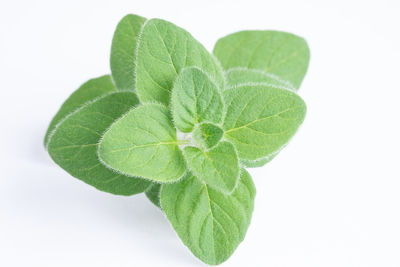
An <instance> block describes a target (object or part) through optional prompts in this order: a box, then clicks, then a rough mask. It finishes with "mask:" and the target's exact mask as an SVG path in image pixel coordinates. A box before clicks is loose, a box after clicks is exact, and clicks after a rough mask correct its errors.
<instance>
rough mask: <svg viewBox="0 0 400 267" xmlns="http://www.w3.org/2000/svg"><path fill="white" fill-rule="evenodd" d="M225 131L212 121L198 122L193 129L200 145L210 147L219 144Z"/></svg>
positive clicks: (196, 140) (195, 138) (194, 136)
mask: <svg viewBox="0 0 400 267" xmlns="http://www.w3.org/2000/svg"><path fill="white" fill-rule="evenodd" d="M223 135H224V131H223V130H222V129H221V128H219V127H218V126H216V125H214V124H211V123H201V124H198V125H197V126H196V127H195V129H194V131H193V139H194V140H195V142H196V143H198V144H199V145H200V147H202V148H205V149H210V148H212V147H214V146H215V145H216V144H218V142H219V140H221V138H222V136H223Z"/></svg>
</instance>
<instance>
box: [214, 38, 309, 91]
mask: <svg viewBox="0 0 400 267" xmlns="http://www.w3.org/2000/svg"><path fill="white" fill-rule="evenodd" d="M214 55H216V56H217V58H218V59H219V60H220V62H221V64H222V66H223V67H224V69H226V70H227V69H230V68H235V67H245V68H249V69H257V70H261V71H264V72H267V73H272V74H275V75H277V76H279V77H280V78H282V79H284V80H287V81H289V82H291V83H292V84H293V86H294V87H295V88H299V87H300V84H301V82H302V80H303V78H304V75H305V74H306V72H307V68H308V62H309V59H310V51H309V49H308V46H307V43H306V41H305V40H304V39H303V38H301V37H299V36H296V35H294V34H291V33H286V32H278V31H241V32H237V33H233V34H230V35H228V36H225V37H223V38H221V39H219V40H218V42H217V43H216V44H215V47H214Z"/></svg>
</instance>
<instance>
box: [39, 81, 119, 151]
mask: <svg viewBox="0 0 400 267" xmlns="http://www.w3.org/2000/svg"><path fill="white" fill-rule="evenodd" d="M113 91H116V88H115V86H114V84H113V83H112V80H111V76H110V75H104V76H101V77H98V78H94V79H91V80H89V81H87V82H86V83H84V84H82V85H81V86H80V87H79V88H78V89H77V90H76V91H75V92H74V93H72V95H71V96H70V97H69V98H68V99H67V100H66V101H65V102H64V104H63V105H62V106H61V108H60V109H59V111H58V112H57V114H56V115H55V116H54V118H53V120H52V121H51V123H50V125H49V128H48V129H47V132H46V136H45V138H44V144H45V146H46V147H47V143H48V141H49V140H48V139H49V135H50V133H51V132H52V131H54V129H55V127H56V125H57V123H59V122H60V121H61V120H62V119H64V118H65V117H66V116H67V115H68V114H70V113H72V112H73V111H75V110H76V109H78V108H80V107H82V106H83V105H84V104H85V103H86V102H88V101H91V100H93V99H95V98H97V97H99V96H102V95H105V94H107V93H110V92H113Z"/></svg>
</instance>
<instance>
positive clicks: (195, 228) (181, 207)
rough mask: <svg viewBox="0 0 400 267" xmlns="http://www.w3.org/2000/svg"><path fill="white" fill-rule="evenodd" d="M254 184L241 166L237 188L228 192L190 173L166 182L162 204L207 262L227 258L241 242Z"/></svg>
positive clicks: (249, 218) (194, 248)
mask: <svg viewBox="0 0 400 267" xmlns="http://www.w3.org/2000/svg"><path fill="white" fill-rule="evenodd" d="M255 193H256V190H255V187H254V184H253V181H252V180H251V177H250V175H249V173H248V172H247V171H246V170H244V169H242V170H241V177H240V180H239V183H238V186H237V187H236V189H235V191H234V192H233V193H232V194H230V195H226V194H223V193H221V192H219V191H217V190H214V189H212V188H210V187H209V186H207V185H206V184H205V183H203V182H201V181H200V180H199V179H197V178H196V177H195V176H193V175H191V174H188V175H187V177H186V178H185V179H183V180H182V181H180V182H178V183H174V184H166V185H163V187H162V190H161V206H162V209H163V211H164V212H165V214H166V215H167V218H168V219H169V221H170V222H171V224H172V226H173V227H174V229H175V231H176V232H177V233H178V235H179V237H180V238H181V239H182V241H183V243H184V244H185V245H186V246H187V247H188V248H189V249H190V250H191V251H192V253H193V254H194V255H196V256H197V257H198V258H199V259H201V260H202V261H204V262H205V263H207V264H212V265H216V264H220V263H222V262H224V261H225V260H227V259H228V258H229V257H230V256H231V255H232V253H233V252H234V251H235V249H236V248H237V246H238V245H239V244H240V242H242V240H243V239H244V237H245V235H246V231H247V228H248V227H249V224H250V220H251V215H252V212H253V208H254V197H255Z"/></svg>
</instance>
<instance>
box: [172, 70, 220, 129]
mask: <svg viewBox="0 0 400 267" xmlns="http://www.w3.org/2000/svg"><path fill="white" fill-rule="evenodd" d="M171 111H172V117H173V119H174V124H175V126H176V127H177V128H178V129H179V130H180V131H182V132H184V133H187V132H191V131H192V130H193V127H194V125H196V124H197V123H199V122H204V121H207V122H213V123H220V122H221V121H222V116H223V112H224V102H223V100H222V96H221V94H220V92H219V89H218V87H217V86H216V85H215V84H214V82H213V81H212V80H211V79H210V78H209V77H208V75H207V74H206V73H205V72H204V71H202V70H201V69H198V68H195V67H190V68H185V69H183V70H182V71H181V72H180V73H179V75H178V77H177V78H176V80H175V82H174V87H173V89H172V95H171Z"/></svg>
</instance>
